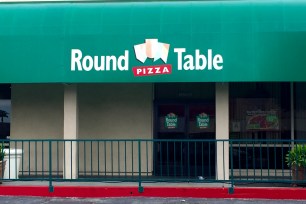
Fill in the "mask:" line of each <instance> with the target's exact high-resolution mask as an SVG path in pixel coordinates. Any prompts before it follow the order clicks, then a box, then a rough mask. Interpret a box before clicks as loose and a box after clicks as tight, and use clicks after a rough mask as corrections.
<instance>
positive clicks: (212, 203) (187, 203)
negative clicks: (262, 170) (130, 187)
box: [0, 196, 306, 204]
mask: <svg viewBox="0 0 306 204" xmlns="http://www.w3.org/2000/svg"><path fill="white" fill-rule="evenodd" d="M6 203H7V204H259V203H264V204H302V203H303V204H304V203H306V201H305V200H304V201H299V200H258V199H256V200H254V199H250V200H248V199H244V200H242V199H194V198H147V197H144V198H142V197H137V198H94V199H93V198H86V199H84V198H48V197H9V196H0V204H6Z"/></svg>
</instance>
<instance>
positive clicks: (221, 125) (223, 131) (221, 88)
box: [216, 83, 229, 181]
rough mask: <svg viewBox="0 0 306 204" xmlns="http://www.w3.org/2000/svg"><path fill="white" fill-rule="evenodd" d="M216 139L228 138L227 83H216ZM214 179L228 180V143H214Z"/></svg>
mask: <svg viewBox="0 0 306 204" xmlns="http://www.w3.org/2000/svg"><path fill="white" fill-rule="evenodd" d="M216 139H217V140H228V139H229V84H228V83H216ZM216 147H217V149H216V155H217V158H216V179H217V180H227V181H228V180H229V143H228V142H224V141H218V142H217V145H216Z"/></svg>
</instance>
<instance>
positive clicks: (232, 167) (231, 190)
mask: <svg viewBox="0 0 306 204" xmlns="http://www.w3.org/2000/svg"><path fill="white" fill-rule="evenodd" d="M229 144H230V156H231V187H229V189H228V193H229V194H233V193H234V162H233V142H232V140H229Z"/></svg>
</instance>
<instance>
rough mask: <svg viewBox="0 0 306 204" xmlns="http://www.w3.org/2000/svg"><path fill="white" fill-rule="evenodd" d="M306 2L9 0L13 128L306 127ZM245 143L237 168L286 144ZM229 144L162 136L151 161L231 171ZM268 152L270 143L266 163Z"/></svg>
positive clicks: (6, 40)
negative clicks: (249, 146)
mask: <svg viewBox="0 0 306 204" xmlns="http://www.w3.org/2000/svg"><path fill="white" fill-rule="evenodd" d="M305 9H306V3H305V2H300V1H297V2H296V1H282V2H274V1H267V2H260V1H253V2H244V1H240V2H236V1H227V2H224V1H214V2H211V1H208V2H206V1H196V2H193V1H179V2H146V3H144V2H130V1H128V2H113V3H110V2H108V3H106V2H104V3H102V2H87V3H84V2H75V3H64V2H57V3H1V4H0V83H1V84H0V90H1V94H0V110H1V111H2V112H1V114H2V115H1V121H0V122H1V125H0V126H1V127H4V126H5V128H1V138H4V137H6V136H10V138H11V139H37V138H40V139H156V140H163V139H167V140H169V139H170V140H171V139H174V140H175V139H180V140H185V139H188V140H194V141H196V140H202V139H207V140H216V139H217V140H222V139H225V140H227V139H251V140H254V141H256V140H265V139H266V140H278V139H305V132H306V129H305V124H306V122H305V121H306V114H305V113H306V106H305V104H306V97H305V93H306V65H305V64H306V58H305V50H306V38H305V33H306V21H305V19H306V13H305V12H304V11H305ZM165 146H166V147H167V148H164V147H165ZM71 148H72V147H71ZM235 148H236V150H237V152H238V151H239V155H240V156H241V155H243V156H242V158H244V159H245V160H246V162H244V163H243V164H244V165H246V166H241V164H240V163H235V162H234V163H233V164H232V165H234V168H236V167H237V168H239V169H241V168H253V169H263V168H268V167H272V166H273V165H274V167H275V168H283V166H282V165H283V164H282V163H281V162H280V163H275V162H274V161H273V163H271V162H269V157H273V158H274V157H275V155H282V154H281V153H280V152H279V150H278V149H276V148H275V147H273V149H271V148H269V146H268V145H267V148H266V149H265V152H261V151H260V152H256V150H254V148H253V149H252V151H251V152H248V151H249V150H248V149H247V148H244V149H243V151H241V149H240V147H239V148H238V147H234V149H235ZM288 149H289V147H288ZM165 150H166V152H165ZM228 151H229V149H228V146H227V145H224V144H223V145H218V144H215V143H201V142H199V143H196V142H195V143H176V141H170V142H167V143H162V142H160V143H158V144H156V145H153V146H152V147H151V149H150V151H149V153H148V158H150V159H149V160H150V162H149V164H148V166H149V167H148V168H149V169H150V171H151V172H152V175H157V176H158V175H163V173H162V172H164V171H167V172H168V175H169V176H171V175H174V174H175V175H182V176H184V175H186V172H187V170H186V169H184V168H181V167H186V166H189V167H190V169H189V170H188V171H190V172H191V174H192V175H191V176H195V177H196V176H199V175H201V176H205V177H216V178H217V179H220V180H227V179H228V176H229V172H228V171H227V170H224V169H229V166H230V164H229V162H228V161H229V155H228V153H227V152H228ZM282 151H283V148H282ZM186 152H188V155H190V154H189V152H192V154H194V155H196V156H194V155H193V156H192V157H191V158H192V159H190V158H187V157H186V155H187V154H186ZM72 154H73V153H72ZM259 154H265V155H267V157H266V159H267V160H266V161H260V165H258V162H257V161H256V160H254V159H253V158H254V157H255V158H256V157H257V156H258V157H259ZM234 156H235V155H234ZM75 157H76V154H75V155H66V158H71V159H74V158H75ZM165 158H167V159H165ZM196 158H203V159H200V160H196ZM248 160H249V161H248ZM282 160H283V158H281V157H280V161H282ZM271 161H272V159H271ZM169 163H171V164H173V165H169ZM265 165H266V166H265ZM118 166H120V164H118ZM177 167H180V168H177ZM193 172H202V174H200V173H199V174H196V173H193ZM70 176H71V177H73V174H72V175H70ZM189 176H190V173H189Z"/></svg>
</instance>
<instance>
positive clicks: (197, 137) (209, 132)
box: [154, 103, 215, 178]
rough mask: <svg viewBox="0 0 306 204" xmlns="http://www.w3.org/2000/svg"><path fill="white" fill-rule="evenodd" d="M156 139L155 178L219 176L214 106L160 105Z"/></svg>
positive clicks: (157, 106)
mask: <svg viewBox="0 0 306 204" xmlns="http://www.w3.org/2000/svg"><path fill="white" fill-rule="evenodd" d="M155 139H156V142H155V143H154V174H155V175H157V176H184V177H191V178H194V177H196V178H197V177H199V178H200V177H203V178H205V177H214V176H215V141H214V140H215V109H214V103H213V104H205V103H196V104H192V103H157V104H156V106H155ZM203 139H204V140H203Z"/></svg>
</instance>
